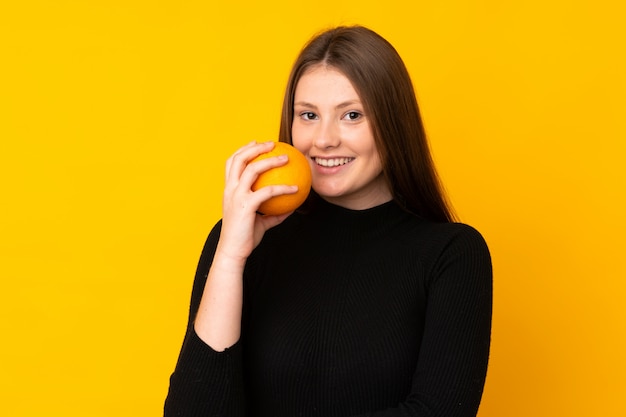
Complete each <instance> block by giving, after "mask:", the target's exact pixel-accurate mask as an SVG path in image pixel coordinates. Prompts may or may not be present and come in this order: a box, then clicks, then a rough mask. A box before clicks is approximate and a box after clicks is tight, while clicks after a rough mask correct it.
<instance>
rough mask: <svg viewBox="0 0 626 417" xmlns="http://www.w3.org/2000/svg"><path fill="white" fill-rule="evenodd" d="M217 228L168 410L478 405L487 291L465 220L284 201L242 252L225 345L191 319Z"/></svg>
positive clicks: (447, 411) (406, 411)
mask: <svg viewBox="0 0 626 417" xmlns="http://www.w3.org/2000/svg"><path fill="white" fill-rule="evenodd" d="M219 233H220V223H218V224H217V225H216V227H215V228H214V229H213V231H212V232H211V234H210V235H209V237H208V239H207V242H206V244H205V247H204V250H203V252H202V256H201V258H200V262H199V265H198V269H197V273H196V277H195V282H194V287H193V293H192V299H191V307H190V315H189V324H188V327H187V334H186V336H185V340H184V343H183V347H182V349H181V352H180V357H179V359H178V363H177V365H176V369H175V371H174V373H173V374H172V376H171V379H170V389H169V394H168V397H167V400H166V403H165V415H166V416H168V417H172V416H186V417H190V416H226V417H231V416H233V417H234V416H254V417H264V416H275V417H296V416H305V417H333V416H379V417H382V416H389V417H391V416H420V417H422V416H423V417H426V416H428V417H444V416H445V417H456V416H459V417H460V416H475V415H476V412H477V409H478V405H479V403H480V399H481V395H482V391H483V386H484V382H485V375H486V371H487V362H488V356H489V343H490V332H491V305H492V272H491V261H490V256H489V251H488V248H487V246H486V244H485V241H484V240H483V238H482V237H481V235H480V234H479V233H478V232H477V231H476V230H474V229H473V228H471V227H469V226H466V225H463V224H458V223H432V222H429V221H425V220H423V219H420V218H418V217H416V216H414V215H411V214H409V213H407V212H405V211H403V210H402V209H401V208H400V207H398V206H397V204H396V203H395V202H393V201H392V202H389V203H386V204H383V205H381V206H378V207H374V208H371V209H368V210H363V211H354V210H348V209H344V208H341V207H338V206H334V205H332V204H329V203H326V202H321V203H320V204H319V206H318V207H315V210H314V211H312V212H310V213H308V214H302V213H294V214H293V215H291V216H290V217H289V218H288V219H287V220H286V221H285V222H283V223H282V224H281V225H279V226H277V227H275V228H273V229H271V230H269V231H268V232H267V233H266V235H265V236H264V238H263V240H262V242H261V244H260V245H259V246H258V247H257V248H256V249H255V250H254V252H253V253H252V255H251V256H250V258H249V259H248V262H247V263H246V268H245V272H244V311H243V319H242V335H241V339H240V340H239V341H238V342H237V343H235V345H234V346H232V347H231V348H229V349H226V350H225V351H224V352H216V351H214V350H213V349H211V348H210V347H209V346H208V345H206V344H205V343H204V342H202V340H200V339H199V337H198V336H197V335H196V334H195V332H194V329H193V320H194V318H195V315H196V311H197V309H198V306H199V303H200V298H201V296H202V290H203V288H204V284H205V281H206V277H207V273H208V270H209V268H210V265H211V260H212V258H213V254H214V251H215V247H216V245H217V241H218V238H219Z"/></svg>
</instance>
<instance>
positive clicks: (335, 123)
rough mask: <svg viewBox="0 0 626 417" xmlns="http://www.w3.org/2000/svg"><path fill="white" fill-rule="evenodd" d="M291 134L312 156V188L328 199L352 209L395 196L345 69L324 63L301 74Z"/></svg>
mask: <svg viewBox="0 0 626 417" xmlns="http://www.w3.org/2000/svg"><path fill="white" fill-rule="evenodd" d="M292 140H293V145H294V146H295V147H296V148H297V149H298V150H299V151H301V152H302V153H303V154H304V155H305V156H307V158H308V160H309V163H310V164H311V171H312V175H313V189H314V190H315V191H316V192H317V193H318V194H319V195H320V196H321V197H322V198H324V199H325V200H327V201H329V202H331V203H333V204H337V205H339V206H342V207H345V208H349V209H353V210H363V209H366V208H370V207H374V206H377V205H380V204H382V203H385V202H387V201H389V200H391V192H390V191H389V188H388V187H387V184H386V182H385V179H384V177H383V173H382V163H381V161H380V157H379V155H378V151H377V149H376V145H375V143H374V136H373V134H372V129H371V126H370V121H369V119H368V115H367V114H366V113H365V111H364V107H363V104H362V103H361V99H360V97H359V95H358V94H357V93H356V91H355V89H354V88H353V87H352V83H351V82H350V80H348V78H347V77H346V76H345V75H343V74H342V73H341V72H339V71H337V70H335V69H333V68H332V67H327V66H323V65H320V66H316V67H313V68H311V69H310V70H308V71H307V72H305V73H304V75H302V77H301V78H300V80H299V81H298V84H297V85H296V91H295V98H294V120H293V125H292Z"/></svg>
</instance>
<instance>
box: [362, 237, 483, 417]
mask: <svg viewBox="0 0 626 417" xmlns="http://www.w3.org/2000/svg"><path fill="white" fill-rule="evenodd" d="M444 227H447V226H444ZM452 227H453V228H454V229H455V230H456V231H455V233H454V234H453V236H452V238H451V239H449V240H448V242H447V244H445V245H443V246H442V247H440V248H439V249H437V251H438V253H435V254H433V255H434V259H436V260H435V262H434V263H433V264H432V265H431V270H430V277H431V278H430V281H429V284H428V299H427V308H426V317H425V324H424V325H425V327H424V334H423V339H422V344H421V347H420V353H419V358H418V363H417V367H416V370H415V373H414V376H413V383H412V388H411V392H410V393H409V395H408V396H407V398H406V400H405V401H404V402H402V403H401V404H399V405H398V406H397V407H396V408H392V409H388V410H384V411H378V412H372V413H369V414H366V415H367V416H369V417H399V416H414V417H426V416H428V417H475V416H476V414H477V412H478V407H479V404H480V400H481V397H482V392H483V387H484V384H485V378H486V373H487V364H488V360H489V348H490V339H491V317H492V298H493V279H492V265H491V257H490V254H489V250H488V248H487V245H486V243H485V241H484V239H483V238H482V236H481V235H480V234H479V233H478V232H477V231H476V230H474V229H473V228H471V227H469V226H466V225H456V226H452ZM434 246H437V245H434Z"/></svg>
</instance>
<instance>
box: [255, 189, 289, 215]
mask: <svg viewBox="0 0 626 417" xmlns="http://www.w3.org/2000/svg"><path fill="white" fill-rule="evenodd" d="M297 192H298V186H297V185H268V186H265V187H262V188H259V189H258V190H256V191H254V192H253V193H251V194H250V200H249V202H250V207H254V210H255V211H257V210H258V209H259V207H260V206H261V204H262V203H264V202H265V201H267V200H269V199H271V198H273V197H278V196H281V195H287V194H295V193H297Z"/></svg>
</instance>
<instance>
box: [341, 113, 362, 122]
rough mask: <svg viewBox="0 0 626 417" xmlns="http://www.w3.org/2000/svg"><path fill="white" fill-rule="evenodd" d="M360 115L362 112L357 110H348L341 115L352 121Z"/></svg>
mask: <svg viewBox="0 0 626 417" xmlns="http://www.w3.org/2000/svg"><path fill="white" fill-rule="evenodd" d="M361 117H363V114H362V113H359V112H358V111H349V112H348V113H346V114H345V115H344V116H343V118H344V119H346V120H353V121H354V120H359V119H360V118H361Z"/></svg>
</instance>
